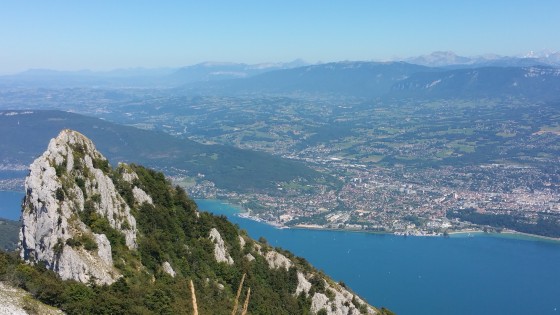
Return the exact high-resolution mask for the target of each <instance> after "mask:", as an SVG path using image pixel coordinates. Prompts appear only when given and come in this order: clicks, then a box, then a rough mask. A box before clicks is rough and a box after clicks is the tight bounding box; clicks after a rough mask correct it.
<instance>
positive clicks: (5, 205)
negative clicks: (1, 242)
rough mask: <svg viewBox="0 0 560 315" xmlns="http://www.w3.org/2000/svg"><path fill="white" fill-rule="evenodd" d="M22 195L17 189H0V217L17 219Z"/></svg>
mask: <svg viewBox="0 0 560 315" xmlns="http://www.w3.org/2000/svg"><path fill="white" fill-rule="evenodd" d="M23 196H24V193H23V192H19V191H0V218H4V219H10V220H14V221H17V220H19V217H20V214H21V202H22V201H23Z"/></svg>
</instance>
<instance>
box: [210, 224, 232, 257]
mask: <svg viewBox="0 0 560 315" xmlns="http://www.w3.org/2000/svg"><path fill="white" fill-rule="evenodd" d="M210 239H211V240H212V241H213V242H214V257H215V258H216V261H218V262H225V263H226V264H228V265H233V258H231V256H230V255H229V253H228V251H227V248H226V245H225V243H224V240H223V239H222V236H221V235H220V232H218V230H216V229H215V228H213V229H212V230H210Z"/></svg>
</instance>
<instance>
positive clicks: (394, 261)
mask: <svg viewBox="0 0 560 315" xmlns="http://www.w3.org/2000/svg"><path fill="white" fill-rule="evenodd" d="M196 202H197V203H198V205H199V207H200V208H201V209H203V210H207V211H210V212H213V213H215V214H221V215H226V216H227V217H228V218H229V219H230V220H231V221H233V222H234V223H236V224H238V225H239V226H240V227H241V228H242V229H245V230H246V231H247V232H248V233H249V235H250V236H251V237H253V238H259V237H261V236H263V237H265V238H266V239H267V240H268V242H269V243H270V244H271V245H273V246H280V247H282V248H285V249H288V250H290V251H291V252H293V253H294V254H296V255H298V256H302V257H305V258H306V259H307V260H308V261H309V262H310V263H312V264H313V265H314V266H316V267H317V268H319V269H322V270H324V271H325V272H326V273H327V274H328V275H330V276H331V277H332V278H334V279H335V280H337V281H343V282H345V283H346V284H347V285H348V286H349V287H350V288H352V290H354V291H355V292H356V293H358V294H359V295H361V296H362V297H364V298H365V299H366V300H367V301H369V302H370V303H372V304H373V305H376V306H386V307H388V308H390V309H391V310H393V311H394V312H396V313H397V314H399V315H413V314H414V315H416V314H419V315H437V314H441V315H448V314H458V315H472V314H520V315H521V314H523V315H525V314H551V315H558V314H560V268H559V267H560V243H559V242H552V241H546V240H538V239H534V238H527V237H524V236H519V237H517V236H516V235H487V234H473V235H471V237H469V236H468V235H453V236H452V237H450V238H443V237H403V236H394V235H383V234H367V233H355V232H344V231H323V230H304V229H277V228H274V227H272V226H270V225H267V224H264V223H261V222H256V221H252V220H250V219H245V218H240V217H238V216H235V214H236V213H238V212H239V211H240V209H239V208H237V207H235V206H233V205H230V204H227V203H224V202H220V201H217V200H196Z"/></svg>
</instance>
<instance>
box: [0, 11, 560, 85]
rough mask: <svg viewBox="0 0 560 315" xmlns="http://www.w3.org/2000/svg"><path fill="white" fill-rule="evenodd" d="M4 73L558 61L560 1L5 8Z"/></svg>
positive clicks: (0, 38) (0, 23)
mask: <svg viewBox="0 0 560 315" xmlns="http://www.w3.org/2000/svg"><path fill="white" fill-rule="evenodd" d="M0 8H1V9H0V43H1V44H0V73H2V74H6V73H14V72H18V71H22V70H25V69H29V68H50V69H58V70H78V69H93V70H108V69H114V68H128V67H137V66H142V67H150V68H152V67H177V66H184V65H190V64H195V63H199V62H203V61H234V62H247V63H258V62H277V61H291V60H293V59H296V58H302V59H304V60H306V61H308V62H317V61H324V62H325V61H338V60H386V59H391V58H394V57H410V56H415V55H421V54H428V53H430V52H433V51H437V50H451V51H454V52H456V53H457V54H459V55H466V56H472V55H480V54H485V53H497V54H501V55H517V54H522V53H526V52H528V51H530V50H535V51H539V50H543V49H551V50H560V1H558V0H531V1H524V0H509V1H502V0H470V1H467V0H465V1H459V0H457V1H452V0H441V1H435V0H409V1H405V0H402V1H399V0H379V1H374V0H369V1H367V0H362V1H329V0H323V1H305V0H278V1H265V0H260V1H243V0H240V1H231V0H229V1H212V0H209V1H202V0H200V1H155V0H154V1H138V0H134V1H123V0H115V1H112V0H111V1H62V0H53V1H44V0H42V1H11V0H0Z"/></svg>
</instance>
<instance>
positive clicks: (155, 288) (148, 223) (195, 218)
mask: <svg viewBox="0 0 560 315" xmlns="http://www.w3.org/2000/svg"><path fill="white" fill-rule="evenodd" d="M125 167H130V169H132V170H133V171H134V172H135V173H136V174H138V177H139V178H138V179H135V180H134V181H133V183H132V184H134V185H136V186H138V187H140V188H142V189H143V190H144V191H146V192H147V193H148V194H149V195H151V196H152V198H153V205H150V204H148V203H144V204H143V205H142V206H139V207H135V206H134V204H133V203H130V201H131V200H132V199H133V196H132V187H133V186H132V184H131V183H128V182H126V181H124V180H123V179H122V176H121V174H122V172H123V171H124V168H125ZM106 171H107V172H108V173H109V174H110V176H111V177H112V179H113V181H114V183H115V185H116V187H117V190H118V191H119V194H121V196H122V197H123V198H124V200H127V203H130V204H129V205H130V206H131V207H132V212H133V214H134V216H135V217H136V220H137V225H138V230H139V234H138V250H137V251H129V250H128V249H127V248H126V246H125V244H124V240H122V235H121V234H120V232H118V231H116V230H114V229H112V228H111V227H110V226H109V225H108V224H106V223H104V222H103V220H102V219H99V218H98V217H96V216H95V215H94V214H92V213H88V212H87V210H84V211H82V213H81V214H80V217H81V218H83V221H84V223H86V224H87V225H88V226H89V227H90V228H91V229H92V230H93V231H94V232H97V233H105V234H106V235H107V237H108V238H109V240H110V241H111V245H112V247H113V260H114V262H115V266H116V267H117V268H118V269H119V270H120V271H121V272H122V273H123V275H124V277H122V278H120V279H119V280H118V281H116V282H115V283H113V284H112V285H109V286H100V285H95V284H93V283H90V284H89V285H84V284H81V283H78V282H75V281H62V280H60V279H59V278H57V276H56V274H55V273H54V272H52V271H49V270H47V269H45V268H44V266H41V265H38V266H29V265H26V264H23V263H22V262H21V261H20V260H19V258H17V256H16V255H13V254H7V253H1V254H0V281H9V282H11V283H12V284H14V285H17V286H20V287H22V288H24V289H25V290H27V291H29V292H31V294H32V295H33V296H34V297H36V298H37V299H39V300H41V301H43V302H45V303H47V304H50V305H53V306H56V307H59V308H60V309H62V310H64V311H65V312H67V313H68V314H122V313H128V314H190V313H192V310H193V305H192V301H191V295H190V289H189V282H190V281H191V280H192V281H193V283H194V287H195V289H196V299H197V305H198V311H199V314H231V308H232V307H233V305H234V300H235V296H236V292H237V288H238V286H239V283H240V281H241V278H242V277H243V274H246V277H245V281H244V285H243V290H242V293H241V296H240V298H239V299H240V301H244V300H245V298H246V294H247V289H248V288H250V289H251V296H250V302H249V307H248V312H249V314H274V315H276V314H287V315H288V314H309V309H310V306H311V299H310V297H309V296H308V295H306V294H303V293H302V294H300V295H299V296H295V295H294V292H295V291H296V287H297V284H298V279H297V270H296V268H298V269H299V270H305V271H306V272H313V273H315V274H316V276H315V277H319V276H318V275H319V274H320V273H319V272H317V271H315V270H314V269H313V268H312V267H311V266H310V265H309V264H308V263H307V262H306V261H305V260H304V259H301V258H297V257H294V256H293V255H292V254H290V253H288V252H285V251H281V250H280V249H275V250H277V251H281V252H282V253H283V254H284V255H286V256H287V257H289V258H290V259H291V260H292V261H293V262H294V263H295V266H292V267H291V268H289V270H288V271H286V270H285V269H283V268H279V269H270V268H269V264H268V262H267V261H266V260H265V259H264V258H263V256H262V255H260V254H258V253H257V250H256V248H255V246H254V245H255V243H256V242H255V241H253V240H251V239H250V238H248V237H247V236H246V235H245V233H244V232H243V231H240V230H239V228H238V227H237V226H235V225H233V224H231V223H230V222H229V221H227V219H226V218H225V217H223V216H220V217H217V216H214V215H212V214H209V213H206V212H198V211H197V206H196V204H195V203H194V201H193V200H192V199H190V198H189V197H188V196H187V195H186V193H185V191H184V190H183V189H182V188H180V187H173V186H172V185H171V184H170V182H169V181H168V180H166V178H165V177H164V175H163V174H162V173H160V172H156V171H153V170H150V169H147V168H144V167H142V166H137V165H134V164H133V165H129V166H122V167H119V168H117V169H115V170H113V169H111V168H108V169H107V170H106ZM212 228H216V229H217V230H218V231H219V232H220V234H221V236H222V238H223V240H224V242H225V244H226V246H227V250H228V252H229V254H230V255H231V257H232V258H233V260H234V263H233V264H232V265H228V264H226V263H223V262H217V261H216V259H215V257H214V243H213V242H212V241H211V240H210V239H209V237H208V236H209V234H210V230H211V229H212ZM240 235H241V236H242V237H243V238H244V239H245V241H246V244H245V246H243V247H242V246H241V244H240V242H239V236H240ZM260 246H262V251H265V252H266V251H268V250H272V248H270V247H269V246H268V245H266V244H260ZM247 254H251V255H252V256H253V257H254V258H255V259H254V260H253V261H249V260H248V259H247V258H245V257H244V256H245V255H247ZM164 262H169V263H170V264H171V266H172V267H173V269H174V271H175V272H176V273H177V274H176V276H175V277H171V276H170V275H168V274H167V273H165V272H164V271H163V268H162V265H163V263H164ZM321 277H322V276H321ZM317 279H319V278H317ZM311 282H312V284H313V286H312V288H311V292H323V291H325V286H324V283H323V282H322V281H313V279H312V281H311ZM325 293H328V292H325Z"/></svg>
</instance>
